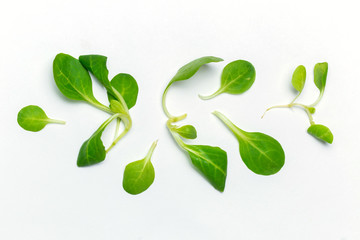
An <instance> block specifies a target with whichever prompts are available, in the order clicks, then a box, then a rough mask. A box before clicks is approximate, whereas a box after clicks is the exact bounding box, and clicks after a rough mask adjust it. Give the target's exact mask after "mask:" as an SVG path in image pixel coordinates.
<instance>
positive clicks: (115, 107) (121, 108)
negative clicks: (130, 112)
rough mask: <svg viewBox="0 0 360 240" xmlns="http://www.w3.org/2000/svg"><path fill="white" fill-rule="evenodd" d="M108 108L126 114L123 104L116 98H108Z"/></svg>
mask: <svg viewBox="0 0 360 240" xmlns="http://www.w3.org/2000/svg"><path fill="white" fill-rule="evenodd" d="M110 109H111V111H113V112H114V113H122V114H127V113H126V110H125V109H124V106H123V105H122V104H121V103H120V102H119V101H117V100H110Z"/></svg>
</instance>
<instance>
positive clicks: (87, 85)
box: [53, 53, 98, 103]
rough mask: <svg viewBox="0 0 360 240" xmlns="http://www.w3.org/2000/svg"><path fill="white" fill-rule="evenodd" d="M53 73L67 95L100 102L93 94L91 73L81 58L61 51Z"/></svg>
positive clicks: (56, 81)
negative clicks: (83, 64)
mask: <svg viewBox="0 0 360 240" xmlns="http://www.w3.org/2000/svg"><path fill="white" fill-rule="evenodd" d="M53 73H54V79H55V83H56V85H57V86H58V88H59V90H60V91H61V92H62V93H63V94H64V95H65V96H66V97H68V98H70V99H73V100H83V101H88V102H90V103H94V102H98V101H97V100H96V99H95V97H94V95H93V90H92V82H91V78H90V75H89V73H88V71H86V69H85V68H84V67H83V66H82V65H81V63H80V62H79V60H77V59H75V58H73V57H72V56H70V55H67V54H64V53H59V54H58V55H56V57H55V59H54V63H53Z"/></svg>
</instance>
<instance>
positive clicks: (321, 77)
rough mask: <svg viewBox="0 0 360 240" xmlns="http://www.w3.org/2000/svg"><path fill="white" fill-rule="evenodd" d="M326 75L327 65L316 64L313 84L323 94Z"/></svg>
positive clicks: (324, 63)
mask: <svg viewBox="0 0 360 240" xmlns="http://www.w3.org/2000/svg"><path fill="white" fill-rule="evenodd" d="M327 73H328V63H327V62H323V63H317V64H316V65H315V67H314V83H315V85H316V87H317V88H318V89H319V90H320V92H323V91H324V90H325V85H326V77H327Z"/></svg>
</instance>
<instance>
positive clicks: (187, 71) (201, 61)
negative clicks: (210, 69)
mask: <svg viewBox="0 0 360 240" xmlns="http://www.w3.org/2000/svg"><path fill="white" fill-rule="evenodd" d="M221 61H224V60H223V59H221V58H218V57H212V56H207V57H201V58H198V59H195V60H194V61H191V62H189V63H188V64H186V65H184V66H182V67H181V68H180V69H179V70H178V71H177V73H176V74H175V76H174V77H173V78H172V79H171V81H170V83H169V85H171V84H172V83H173V82H176V81H183V80H187V79H189V78H191V77H192V76H193V75H194V74H195V73H196V72H197V71H198V70H199V69H200V67H201V66H203V65H205V64H208V63H212V62H221Z"/></svg>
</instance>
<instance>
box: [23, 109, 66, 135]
mask: <svg viewBox="0 0 360 240" xmlns="http://www.w3.org/2000/svg"><path fill="white" fill-rule="evenodd" d="M17 122H18V124H19V125H20V127H22V128H23V129H25V130H27V131H32V132H38V131H40V130H41V129H43V128H44V127H45V126H46V125H47V124H48V123H60V124H65V122H64V121H59V120H54V119H50V118H48V116H47V115H46V113H45V112H44V110H42V109H41V108H40V107H39V106H35V105H29V106H26V107H24V108H22V109H21V110H20V111H19V113H18V116H17Z"/></svg>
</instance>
